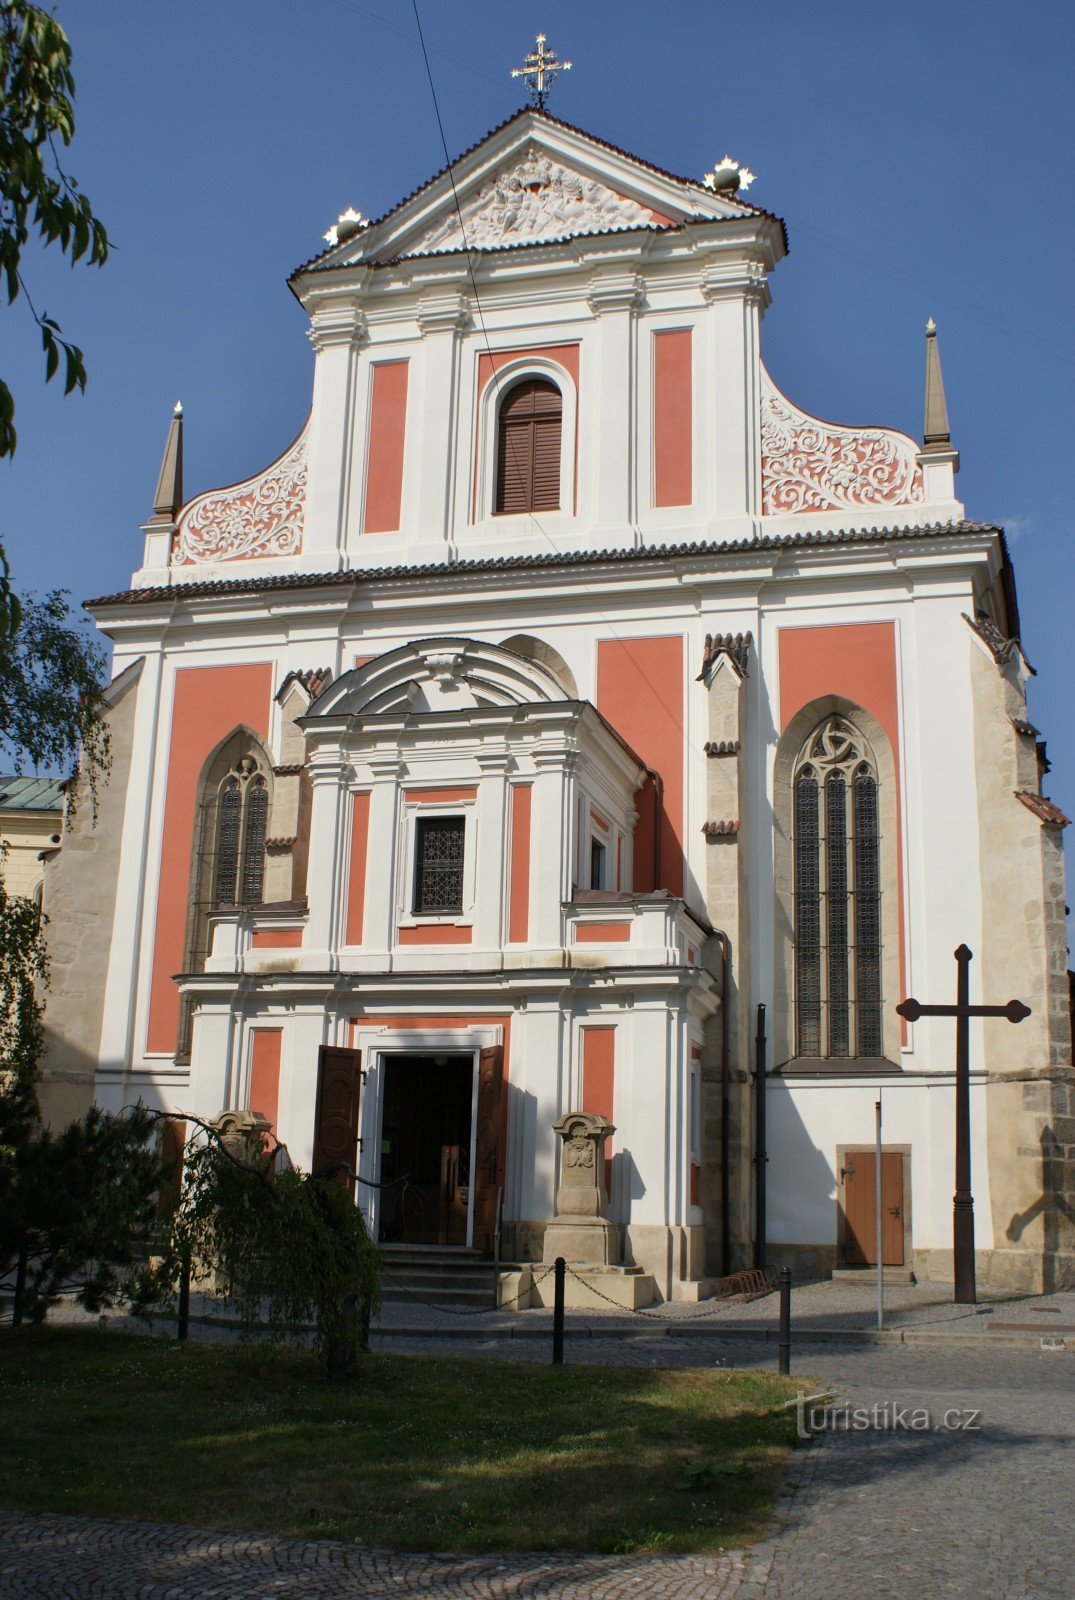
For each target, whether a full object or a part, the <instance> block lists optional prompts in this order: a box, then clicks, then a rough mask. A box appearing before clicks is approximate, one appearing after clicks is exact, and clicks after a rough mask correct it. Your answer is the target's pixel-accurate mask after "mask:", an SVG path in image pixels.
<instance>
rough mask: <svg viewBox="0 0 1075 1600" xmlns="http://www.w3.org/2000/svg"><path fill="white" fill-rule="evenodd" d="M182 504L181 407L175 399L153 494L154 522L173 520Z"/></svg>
mask: <svg viewBox="0 0 1075 1600" xmlns="http://www.w3.org/2000/svg"><path fill="white" fill-rule="evenodd" d="M182 505H183V407H182V405H181V403H180V402H179V401H176V405H175V410H174V411H173V412H172V420H171V423H170V424H169V427H168V438H167V440H166V441H165V445H164V458H163V460H162V461H161V470H160V477H159V478H158V479H157V492H156V494H155V495H154V496H153V518H154V521H156V522H174V521H175V519H176V518H177V517H178V515H179V512H180V510H181V509H182Z"/></svg>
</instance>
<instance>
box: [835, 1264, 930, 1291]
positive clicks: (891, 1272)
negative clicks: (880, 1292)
mask: <svg viewBox="0 0 1075 1600" xmlns="http://www.w3.org/2000/svg"><path fill="white" fill-rule="evenodd" d="M832 1278H833V1282H834V1283H860V1284H862V1285H863V1286H864V1287H865V1285H866V1284H870V1283H872V1284H873V1285H874V1287H875V1288H876V1286H877V1268H876V1267H836V1268H835V1269H834V1271H833V1274H832ZM884 1281H885V1283H917V1282H918V1279H917V1278H916V1277H915V1275H914V1273H913V1272H912V1271H911V1269H910V1267H885V1269H884Z"/></svg>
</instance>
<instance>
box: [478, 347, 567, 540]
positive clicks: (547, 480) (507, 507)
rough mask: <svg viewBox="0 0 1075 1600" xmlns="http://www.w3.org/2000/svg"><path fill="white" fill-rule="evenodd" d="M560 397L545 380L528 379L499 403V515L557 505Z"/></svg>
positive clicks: (553, 508) (496, 502)
mask: <svg viewBox="0 0 1075 1600" xmlns="http://www.w3.org/2000/svg"><path fill="white" fill-rule="evenodd" d="M563 409H564V406H563V397H562V395H561V394H560V391H559V389H558V388H557V387H556V385H555V384H554V383H550V382H549V381H548V379H546V378H528V379H526V380H524V381H523V382H522V383H517V384H515V386H514V387H513V388H511V389H509V390H508V392H507V394H506V396H505V397H504V399H503V401H502V402H501V405H500V414H499V416H498V419H497V440H496V489H495V494H494V503H493V509H494V511H495V512H496V514H497V515H498V516H502V515H510V514H511V513H515V514H520V513H524V512H527V511H557V510H559V507H560V444H561V438H562V433H563Z"/></svg>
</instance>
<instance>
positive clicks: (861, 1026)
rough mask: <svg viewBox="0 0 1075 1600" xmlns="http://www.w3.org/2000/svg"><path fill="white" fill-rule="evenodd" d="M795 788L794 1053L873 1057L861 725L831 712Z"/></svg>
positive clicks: (878, 1043)
mask: <svg viewBox="0 0 1075 1600" xmlns="http://www.w3.org/2000/svg"><path fill="white" fill-rule="evenodd" d="M793 788H794V804H793V808H792V854H793V880H794V940H795V1038H796V1053H797V1054H798V1055H800V1056H822V1057H830V1058H837V1059H839V1058H840V1057H850V1056H859V1057H879V1056H881V1055H883V1054H884V1045H883V1030H882V1019H881V870H880V849H881V833H880V823H879V811H878V781H877V764H876V762H875V760H874V758H873V754H872V752H871V750H870V748H869V746H868V745H867V743H866V741H865V739H863V737H862V735H861V734H860V733H859V732H858V730H857V729H856V728H854V727H853V726H852V725H851V723H850V722H848V721H847V720H846V719H845V718H843V717H840V716H830V717H827V718H826V719H825V720H824V721H823V722H821V723H819V724H818V726H817V727H815V728H814V730H813V732H812V733H811V734H810V737H809V738H808V739H807V741H806V743H805V744H804V745H803V747H802V750H801V752H800V755H799V759H798V761H797V763H796V766H795V772H794V777H793Z"/></svg>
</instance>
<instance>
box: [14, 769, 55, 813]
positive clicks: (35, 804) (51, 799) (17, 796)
mask: <svg viewBox="0 0 1075 1600" xmlns="http://www.w3.org/2000/svg"><path fill="white" fill-rule="evenodd" d="M63 791H64V785H63V783H62V782H61V781H60V779H59V778H20V777H19V776H18V774H17V773H0V811H62V810H63Z"/></svg>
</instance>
